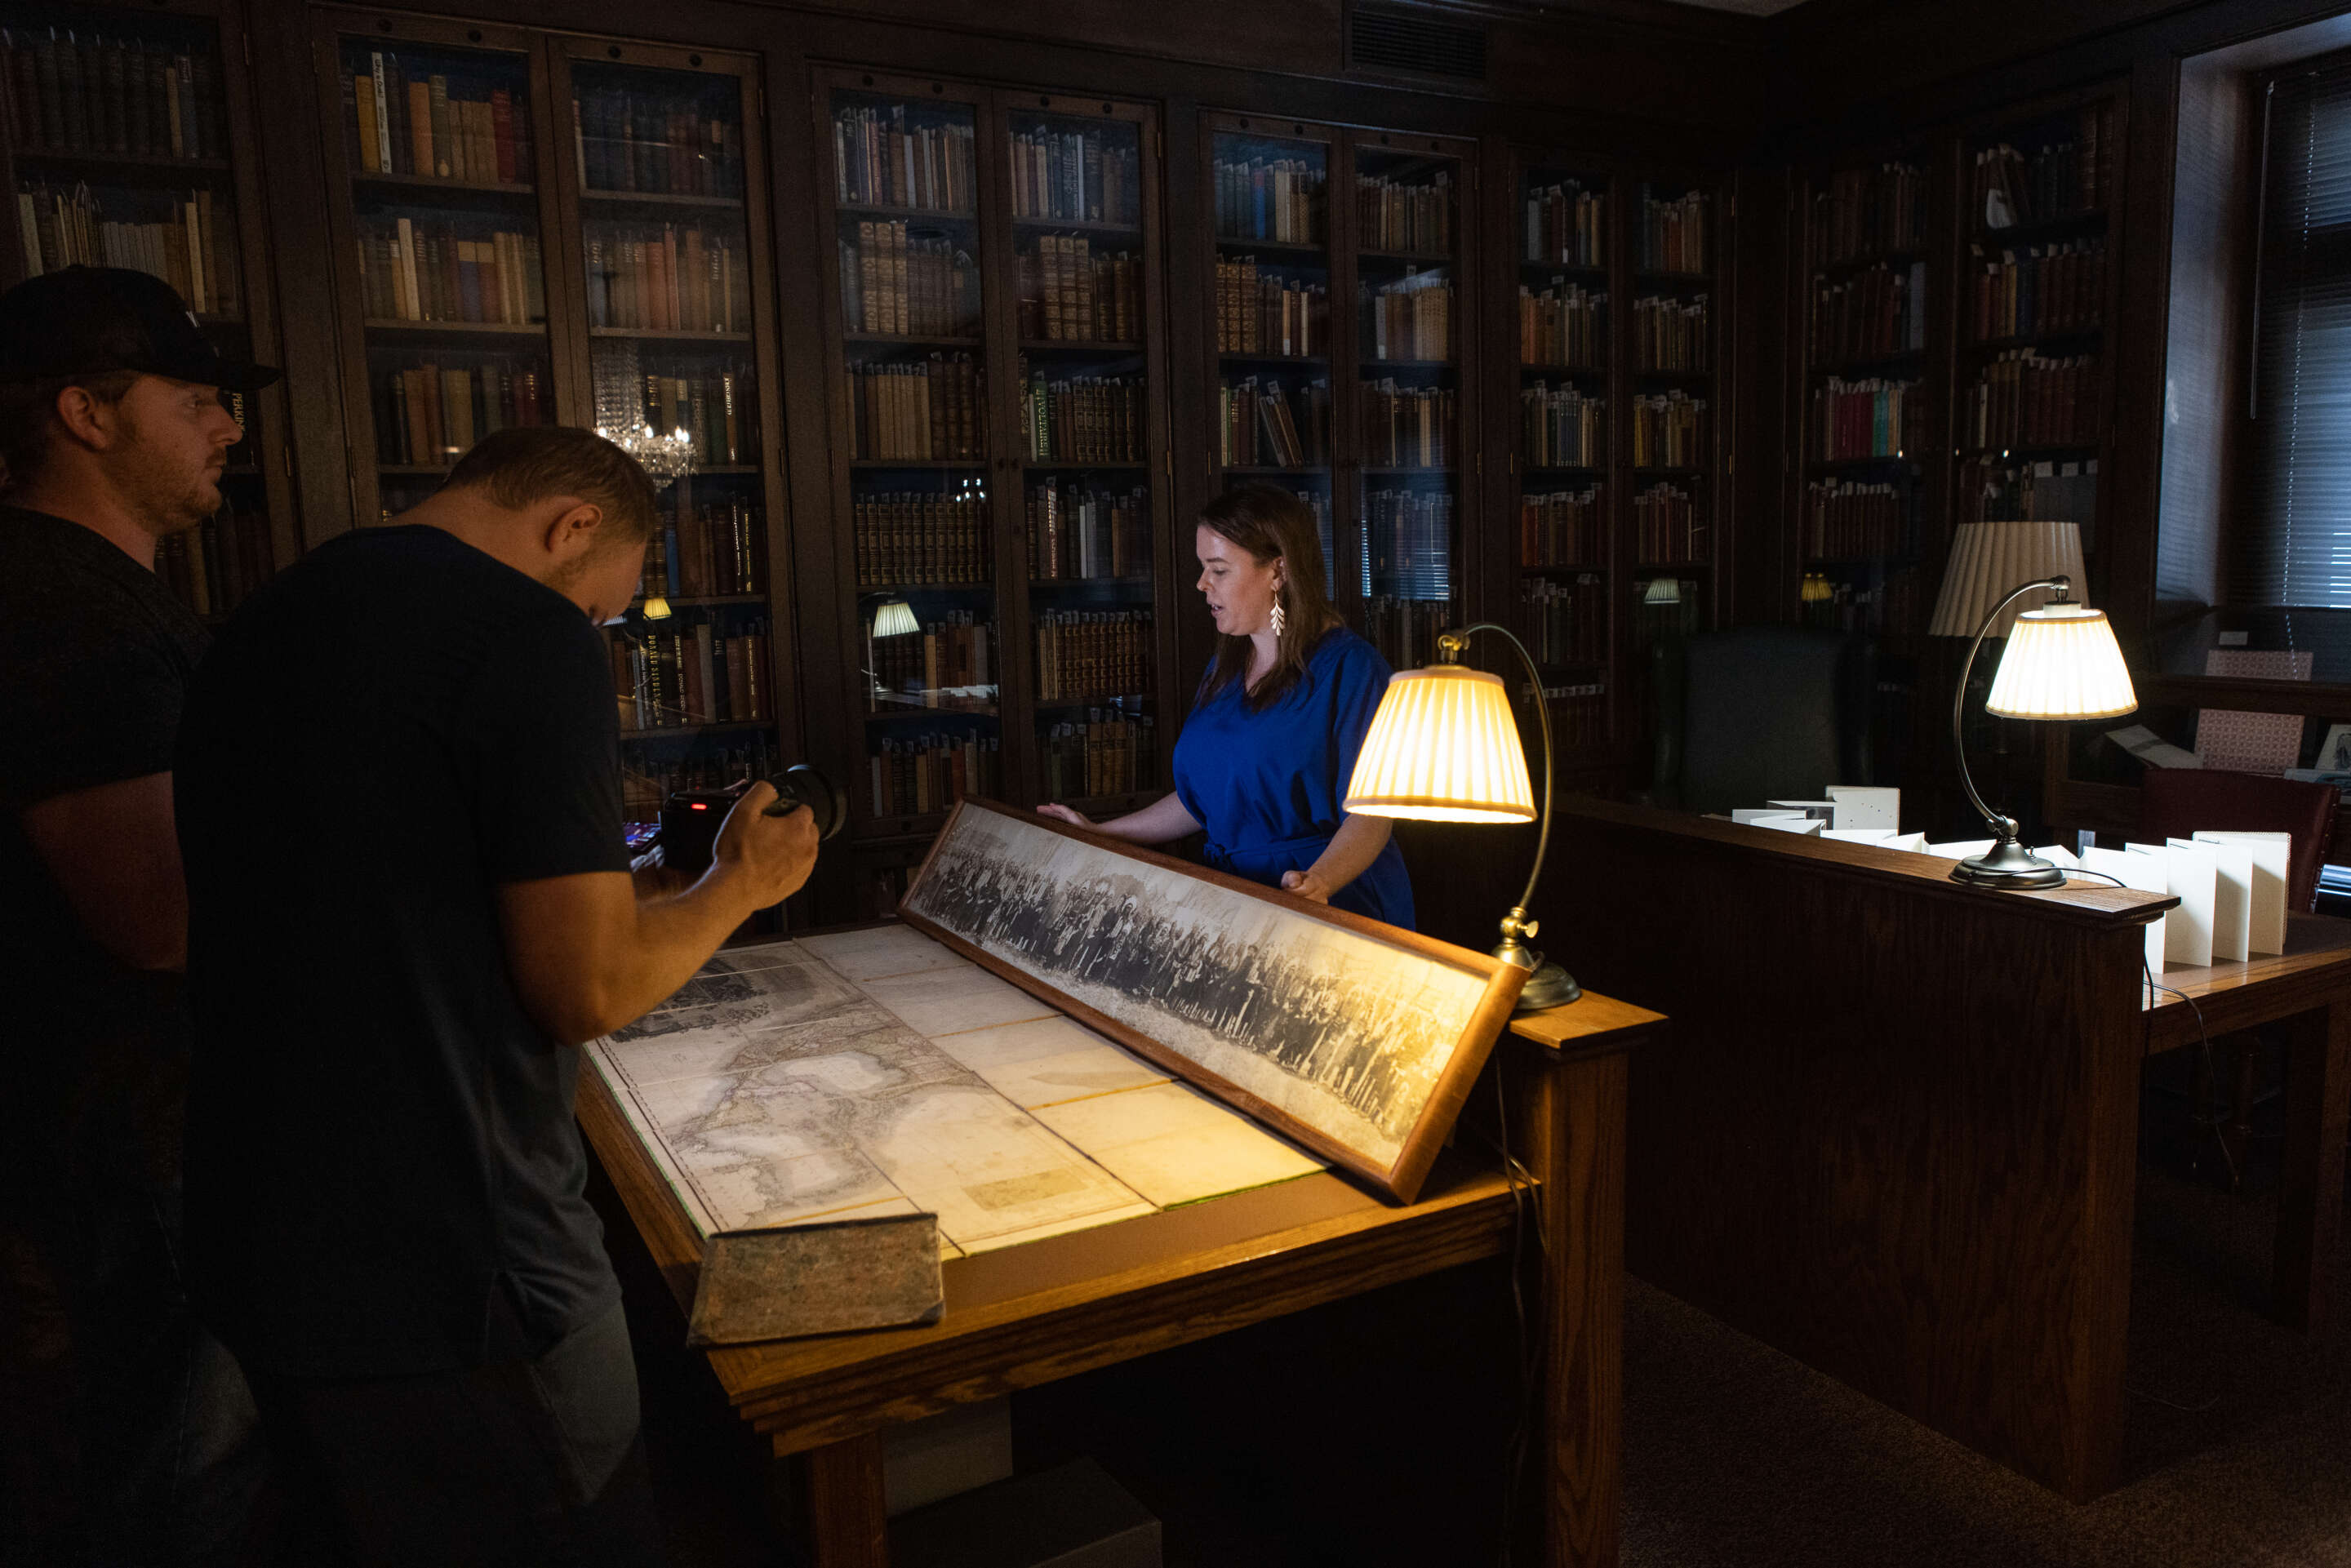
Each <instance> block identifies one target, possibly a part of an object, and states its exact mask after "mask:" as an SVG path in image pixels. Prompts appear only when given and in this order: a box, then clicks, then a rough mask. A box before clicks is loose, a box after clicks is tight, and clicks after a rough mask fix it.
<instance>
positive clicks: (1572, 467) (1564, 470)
mask: <svg viewBox="0 0 2351 1568" xmlns="http://www.w3.org/2000/svg"><path fill="white" fill-rule="evenodd" d="M1525 472H1526V473H1527V474H1528V475H1529V476H1533V475H1538V474H1558V475H1572V474H1605V473H1606V472H1608V470H1607V469H1605V468H1603V467H1597V466H1594V465H1591V464H1575V463H1536V464H1530V465H1528V466H1527V468H1526V469H1525Z"/></svg>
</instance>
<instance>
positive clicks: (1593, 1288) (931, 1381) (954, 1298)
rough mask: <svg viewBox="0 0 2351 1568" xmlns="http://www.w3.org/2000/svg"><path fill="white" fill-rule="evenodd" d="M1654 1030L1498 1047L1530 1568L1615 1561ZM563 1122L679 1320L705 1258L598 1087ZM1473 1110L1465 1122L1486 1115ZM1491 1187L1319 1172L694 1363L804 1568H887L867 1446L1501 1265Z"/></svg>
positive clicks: (1550, 1034)
mask: <svg viewBox="0 0 2351 1568" xmlns="http://www.w3.org/2000/svg"><path fill="white" fill-rule="evenodd" d="M1664 1023H1665V1019H1664V1018H1663V1017H1662V1016H1661V1015H1659V1014H1656V1013H1654V1012H1648V1011H1646V1010H1644V1009H1640V1008H1636V1007H1633V1006H1631V1005H1630V1004H1627V1003H1624V1002H1617V1001H1613V1000H1611V999H1610V998H1605V997H1600V996H1594V995H1592V994H1590V993H1588V992H1587V993H1586V994H1585V996H1584V998H1583V1000H1582V1001H1580V1002H1577V1003H1574V1004H1573V1005H1572V1006H1570V1007H1566V1008H1559V1009H1551V1010H1550V1011H1547V1012H1544V1013H1538V1014H1531V1015H1527V1016H1525V1017H1522V1018H1520V1019H1518V1020H1516V1021H1515V1022H1514V1023H1513V1025H1512V1038H1506V1039H1505V1040H1503V1041H1502V1042H1501V1043H1500V1044H1499V1046H1498V1047H1497V1048H1496V1056H1497V1058H1498V1062H1497V1065H1496V1067H1495V1068H1489V1071H1496V1070H1499V1071H1501V1072H1502V1074H1503V1087H1504V1091H1505V1099H1506V1103H1507V1104H1508V1106H1509V1111H1510V1114H1509V1118H1508V1121H1509V1128H1510V1152H1511V1153H1512V1154H1513V1155H1516V1156H1517V1157H1518V1158H1519V1160H1520V1161H1521V1162H1522V1163H1523V1164H1524V1165H1525V1166H1526V1167H1527V1169H1528V1170H1529V1171H1530V1172H1531V1174H1532V1175H1533V1176H1534V1178H1535V1180H1536V1183H1537V1192H1536V1195H1535V1196H1536V1207H1535V1212H1536V1214H1537V1216H1538V1223H1539V1224H1540V1225H1541V1227H1542V1228H1543V1240H1544V1242H1545V1245H1544V1246H1543V1247H1541V1249H1529V1250H1530V1251H1532V1252H1539V1253H1540V1255H1541V1258H1542V1262H1541V1270H1542V1279H1541V1303H1542V1304H1541V1322H1542V1333H1543V1335H1544V1348H1545V1371H1544V1382H1545V1387H1544V1391H1543V1398H1542V1408H1543V1411H1544V1437H1545V1439H1546V1440H1545V1443H1544V1445H1543V1448H1542V1452H1543V1454H1544V1456H1545V1458H1544V1461H1543V1467H1544V1474H1545V1481H1546V1484H1545V1485H1544V1486H1542V1487H1541V1489H1539V1495H1540V1498H1541V1507H1542V1509H1543V1513H1544V1519H1543V1535H1544V1541H1545V1546H1546V1551H1545V1560H1546V1561H1547V1562H1549V1563H1553V1564H1559V1565H1562V1568H1565V1565H1569V1564H1573V1565H1577V1568H1605V1565H1608V1564H1613V1563H1615V1562H1616V1533H1617V1513H1618V1501H1617V1479H1618V1465H1619V1458H1618V1455H1619V1448H1620V1444H1619V1437H1620V1432H1621V1426H1622V1414H1621V1388H1622V1359H1623V1354H1622V1348H1623V1299H1624V1194H1625V1084H1626V1081H1627V1073H1626V1066H1625V1052H1626V1051H1628V1050H1629V1049H1630V1048H1631V1047H1632V1046H1634V1045H1635V1044H1637V1043H1639V1042H1641V1041H1642V1040H1646V1039H1649V1038H1652V1037H1653V1036H1655V1035H1656V1033H1657V1032H1658V1031H1659V1030H1660V1029H1661V1028H1662V1026H1663V1025H1664ZM1491 1099H1492V1095H1491V1094H1490V1093H1489V1092H1484V1091H1483V1090H1481V1091H1480V1092H1479V1094H1477V1095H1475V1096H1473V1106H1474V1105H1477V1104H1479V1103H1485V1102H1489V1101H1490V1100H1491ZM578 1113H579V1117H580V1126H581V1127H582V1128H583V1129H584V1130H585V1132H586V1134H587V1135H588V1140H589V1143H590V1146H591V1147H593V1149H594V1150H595V1152H596V1155H597V1157H598V1158H599V1159H600V1160H601V1162H602V1164H603V1166H604V1169H605V1171H606V1172H607V1173H608V1174H609V1176H611V1181H612V1184H613V1186H614V1187H615V1188H616V1189H617V1190H618V1192H619V1193H620V1195H621V1198H622V1202H623V1204H624V1205H625V1206H626V1207H627V1208H628V1211H629V1215H630V1218H632V1220H633V1221H634V1222H635V1225H636V1228H637V1229H638V1231H639V1233H640V1234H641V1235H642V1236H643V1239H644V1241H645V1245H646V1247H647V1249H649V1250H650V1251H651V1252H652V1254H653V1260H654V1262H655V1263H656V1264H657V1265H658V1266H659V1267H660V1269H661V1271H662V1275H663V1278H664V1281H666V1282H667V1284H668V1286H669V1288H670V1290H671V1291H672V1292H673V1293H674V1295H675V1296H676V1297H677V1299H678V1301H679V1303H680V1305H681V1306H684V1305H685V1304H687V1303H689V1302H691V1301H692V1300H693V1296H694V1287H695V1272H696V1270H697V1269H698V1268H699V1266H700V1260H701V1243H700V1240H699V1239H698V1238H697V1236H696V1235H695V1230H694V1228H693V1226H692V1225H691V1224H689V1223H688V1222H687V1220H686V1218H685V1216H684V1213H683V1212H682V1211H681V1210H680V1209H679V1207H678V1206H677V1203H676V1200H675V1198H674V1197H673V1196H672V1194H671V1193H670V1190H669V1188H668V1186H667V1185H666V1184H665V1183H664V1181H663V1180H662V1177H661V1176H660V1174H659V1172H658V1171H657V1170H656V1169H655V1168H654V1166H653V1162H652V1160H651V1158H650V1157H649V1156H648V1155H647V1154H646V1152H645V1150H644V1148H643V1145H641V1144H640V1143H639V1142H638V1141H637V1139H636V1137H635V1136H634V1134H632V1133H631V1132H630V1131H629V1128H628V1125H627V1123H626V1122H625V1120H624V1119H623V1118H622V1114H621V1112H620V1108H619V1107H618V1106H617V1105H616V1104H615V1103H613V1102H612V1100H611V1095H610V1092H608V1091H607V1090H606V1089H605V1087H604V1085H603V1083H602V1082H601V1080H600V1079H598V1078H597V1076H596V1075H595V1074H594V1073H582V1074H581V1075H580V1099H579V1104H578ZM1517 1208H1518V1203H1517V1200H1516V1199H1515V1198H1514V1197H1513V1194H1512V1191H1511V1183H1510V1180H1509V1179H1507V1178H1506V1177H1505V1176H1503V1175H1502V1174H1501V1173H1499V1172H1498V1171H1495V1170H1493V1169H1491V1168H1489V1167H1487V1166H1481V1165H1479V1164H1478V1163H1476V1162H1473V1161H1470V1160H1468V1159H1467V1158H1464V1157H1460V1156H1458V1155H1448V1156H1447V1157H1446V1158H1444V1159H1441V1160H1440V1161H1439V1162H1438V1164H1437V1168H1436V1170H1435V1171H1434V1172H1433V1173H1432V1174H1431V1176H1430V1177H1429V1180H1428V1184H1427V1186H1426V1188H1425V1189H1424V1190H1423V1193H1422V1196H1421V1198H1420V1200H1419V1201H1418V1202H1417V1203H1415V1204H1413V1205H1412V1206H1410V1207H1395V1206H1394V1205H1391V1204H1388V1203H1386V1202H1384V1201H1383V1200H1382V1199H1380V1198H1377V1197H1372V1196H1371V1195H1370V1194H1368V1193H1366V1192H1364V1190H1362V1189H1361V1188H1359V1187H1357V1186H1353V1184H1351V1183H1349V1182H1347V1181H1345V1180H1343V1179H1342V1178H1340V1177H1338V1176H1332V1175H1328V1174H1323V1175H1317V1176H1307V1177H1303V1178H1301V1179H1299V1180H1296V1181H1291V1182H1285V1183H1282V1184H1280V1186H1271V1187H1264V1188H1259V1189H1258V1190H1255V1191H1251V1192H1243V1193H1236V1194H1234V1195H1232V1196H1231V1197H1223V1198H1218V1199H1216V1200H1215V1201H1213V1202H1208V1203H1201V1204H1194V1205H1190V1206H1187V1207H1182V1208H1175V1209H1170V1210H1167V1211H1165V1212H1163V1213H1159V1214H1154V1215H1150V1216H1147V1217H1145V1218H1140V1219H1133V1220H1127V1221H1123V1222H1122V1223H1119V1224H1116V1225H1109V1226H1102V1227H1100V1228H1095V1229H1092V1230H1084V1231H1078V1232H1075V1233H1072V1234H1071V1235H1066V1236H1057V1237H1051V1238H1049V1239H1045V1240H1042V1241H1034V1242H1029V1243H1028V1244H1026V1245H1024V1246H1019V1247H1013V1248H1008V1249H1004V1250H1001V1251H997V1252H986V1253H981V1254H979V1255H977V1256H974V1257H965V1258H957V1259H954V1260H950V1261H949V1262H948V1263H946V1266H945V1274H946V1315H945V1316H944V1317H943V1318H942V1319H941V1321H940V1322H936V1323H935V1324H931V1325H928V1326H922V1327H912V1328H903V1329H883V1330H877V1331H873V1332H871V1333H856V1334H837V1335H832V1336H829V1337H825V1338H820V1339H808V1340H794V1341H782V1342H777V1343H768V1344H758V1345H738V1346H728V1347H725V1348H721V1349H716V1350H712V1351H709V1352H707V1353H706V1354H708V1356H709V1360H710V1364H711V1368H712V1370H713V1372H715V1373H716V1375H717V1379H718V1383H719V1386H720V1387H721V1389H723V1390H724V1392H725V1394H726V1398H727V1400H728V1402H729V1403H730V1404H731V1405H732V1406H734V1408H735V1411H736V1413H737V1415H738V1416H741V1418H742V1419H743V1420H744V1421H745V1422H747V1423H748V1424H749V1425H750V1426H751V1427H753V1428H754V1429H755V1430H756V1431H758V1433H759V1434H760V1436H761V1437H763V1438H764V1439H765V1440H766V1442H767V1443H768V1446H769V1448H770V1450H771V1452H772V1453H773V1454H774V1456H775V1457H776V1458H777V1459H778V1460H779V1461H789V1462H790V1463H792V1464H794V1465H795V1466H796V1467H797V1469H798V1471H799V1474H798V1476H797V1478H796V1479H797V1481H798V1483H799V1491H800V1495H801V1496H802V1498H803V1499H804V1500H805V1504H806V1506H805V1509H804V1511H803V1516H804V1518H805V1521H806V1529H807V1532H808V1535H809V1537H810V1540H809V1546H810V1551H811V1553H812V1555H813V1557H814V1560H815V1563H816V1564H817V1568H880V1565H882V1564H885V1563H887V1562H888V1561H889V1531H888V1521H887V1519H886V1516H885V1514H884V1511H883V1475H882V1433H883V1430H884V1429H885V1428H887V1427H892V1426H894V1425H897V1424H899V1423H902V1422H906V1421H912V1420H915V1419H917V1418H919V1417H922V1416H929V1415H933V1414H935V1413H936V1412H938V1411H941V1410H945V1409H947V1408H949V1407H951V1406H956V1405H963V1404H971V1403H976V1402H978V1401H982V1400H987V1399H993V1398H996V1397H998V1396H1002V1395H1005V1394H1008V1393H1010V1392H1012V1391H1014V1390H1016V1389H1021V1388H1029V1387H1034V1386H1036V1385H1040V1384H1043V1383H1049V1382H1051V1381H1053V1380H1054V1379H1057V1378H1062V1377H1069V1376H1071V1375H1075V1374H1078V1373H1081V1372H1086V1371H1090V1370H1092V1368H1095V1367H1099V1366H1105V1365H1109V1364H1112V1363H1114V1362H1119V1361H1123V1360H1126V1359H1128V1358H1130V1357H1133V1356H1138V1355H1144V1354H1149V1353H1150V1352H1152V1351H1155V1350H1163V1349H1165V1348H1168V1347H1170V1346H1173V1345H1178V1344H1183V1343H1188V1342H1190V1341H1193V1340H1197V1339H1203V1338H1206V1337H1207V1336H1208V1335H1211V1334H1216V1333H1223V1332H1225V1331H1226V1330H1228V1329H1236V1328H1240V1327H1244V1326H1246V1325H1248V1324H1249V1323H1253V1322H1260V1321H1262V1320H1265V1319H1268V1318H1273V1317H1279V1316H1280V1315H1282V1314H1285V1313H1289V1312H1299V1311H1301V1310H1303V1309H1305V1308H1308V1307H1313V1306H1318V1305H1321V1304H1322V1303H1324V1302H1327V1301H1337V1300H1339V1299H1341V1298H1343V1297H1346V1296H1350V1295H1353V1294H1356V1293H1358V1292H1361V1291H1371V1290H1375V1289H1377V1288H1379V1287H1381V1286H1384V1285H1389V1284H1395V1283H1397V1282H1399V1281H1405V1280H1410V1279H1414V1278H1416V1277H1418V1276H1420V1275H1423V1274H1427V1273H1431V1272H1434V1271H1435V1270H1439V1269H1444V1268H1448V1267H1451V1266H1453V1265H1456V1264H1461V1263H1469V1262H1474V1261H1476V1260H1479V1259H1484V1258H1491V1257H1496V1256H1500V1255H1504V1254H1507V1253H1508V1252H1509V1251H1510V1246H1511V1229H1512V1224H1513V1216H1514V1214H1515V1213H1516V1211H1517Z"/></svg>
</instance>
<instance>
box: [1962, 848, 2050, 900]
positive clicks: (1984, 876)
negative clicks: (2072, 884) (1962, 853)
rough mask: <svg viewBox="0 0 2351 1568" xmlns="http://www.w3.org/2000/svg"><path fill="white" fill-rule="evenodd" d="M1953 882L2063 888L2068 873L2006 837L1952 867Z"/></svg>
mask: <svg viewBox="0 0 2351 1568" xmlns="http://www.w3.org/2000/svg"><path fill="white" fill-rule="evenodd" d="M1951 880H1952V881H1953V882H1963V883H1967V884H1968V885H1969V886H1970V887H1991V888H2001V889H2005V890H2007V891H2009V892H2015V891H2017V890H2019V889H2023V888H2035V887H2063V886H2064V885H2065V873H2064V869H2063V868H2062V867H2059V866H2053V865H2051V864H2050V863H2049V862H2047V861H2045V860H2043V859H2042V858H2041V857H2040V856H2039V855H2036V854H2034V853H2033V852H2032V851H2031V850H2028V849H2026V848H2025V847H2024V846H2023V845H2022V844H2020V843H2018V842H2017V841H2015V840H2014V839H2002V840H2001V841H2000V842H1998V843H1996V844H1994V845H1992V847H1991V850H1990V851H1989V852H1986V853H1983V854H1980V855H1973V856H1970V858H1969V859H1967V860H1963V861H1961V862H1959V864H1957V865H1955V866H1953V867H1952V868H1951Z"/></svg>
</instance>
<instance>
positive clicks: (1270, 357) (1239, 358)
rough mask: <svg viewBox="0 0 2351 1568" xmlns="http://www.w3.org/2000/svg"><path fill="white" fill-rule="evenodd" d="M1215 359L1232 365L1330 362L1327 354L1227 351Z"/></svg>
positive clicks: (1322, 363) (1315, 363)
mask: <svg viewBox="0 0 2351 1568" xmlns="http://www.w3.org/2000/svg"><path fill="white" fill-rule="evenodd" d="M1217 359H1218V360H1220V361H1224V362H1225V363H1227V364H1233V365H1328V364H1329V363H1330V362H1331V356H1330V355H1328V354H1244V353H1234V352H1232V351H1230V350H1227V351H1225V352H1221V353H1219V354H1217Z"/></svg>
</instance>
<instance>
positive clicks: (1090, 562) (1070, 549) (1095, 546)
mask: <svg viewBox="0 0 2351 1568" xmlns="http://www.w3.org/2000/svg"><path fill="white" fill-rule="evenodd" d="M1028 505H1029V577H1030V578H1032V579H1034V580H1037V581H1039V582H1058V581H1062V580H1069V579H1078V580H1097V579H1103V578H1124V577H1134V576H1137V575H1139V574H1140V573H1142V572H1143V571H1144V570H1147V569H1148V563H1149V560H1150V539H1149V535H1148V529H1149V523H1150V517H1151V492H1150V491H1149V490H1147V489H1145V488H1144V486H1141V485H1137V486H1134V488H1133V489H1131V490H1107V489H1104V488H1102V486H1091V485H1082V484H1080V483H1079V482H1078V481H1077V480H1074V479H1069V480H1064V481H1061V482H1060V483H1058V484H1057V483H1054V482H1052V481H1050V480H1048V481H1045V482H1043V483H1040V484H1036V485H1031V486H1029V497H1028Z"/></svg>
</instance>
